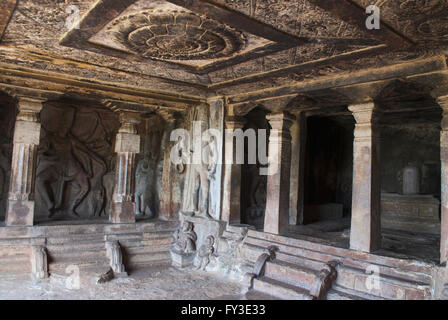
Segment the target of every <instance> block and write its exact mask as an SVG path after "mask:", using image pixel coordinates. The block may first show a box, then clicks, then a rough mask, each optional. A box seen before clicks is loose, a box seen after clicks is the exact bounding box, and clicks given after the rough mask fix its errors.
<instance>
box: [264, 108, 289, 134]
mask: <svg viewBox="0 0 448 320" xmlns="http://www.w3.org/2000/svg"><path fill="white" fill-rule="evenodd" d="M266 119H267V120H268V121H269V124H270V125H271V127H272V129H276V130H288V129H289V128H291V126H292V125H293V121H294V120H295V117H294V116H293V115H292V114H290V113H289V112H276V113H270V114H268V115H267V116H266Z"/></svg>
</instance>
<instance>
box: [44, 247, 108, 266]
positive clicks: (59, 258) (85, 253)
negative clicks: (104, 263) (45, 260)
mask: <svg viewBox="0 0 448 320" xmlns="http://www.w3.org/2000/svg"><path fill="white" fill-rule="evenodd" d="M48 256H49V261H50V262H52V263H58V262H64V263H65V262H70V261H73V263H77V262H82V261H87V262H88V261H97V260H98V259H107V258H106V249H104V248H102V249H101V250H96V249H92V250H82V251H61V252H58V251H56V252H51V251H48Z"/></svg>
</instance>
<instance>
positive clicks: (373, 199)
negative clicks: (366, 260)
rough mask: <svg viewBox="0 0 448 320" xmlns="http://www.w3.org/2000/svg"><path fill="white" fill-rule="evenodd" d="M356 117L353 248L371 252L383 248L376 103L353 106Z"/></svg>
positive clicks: (351, 238) (351, 246)
mask: <svg viewBox="0 0 448 320" xmlns="http://www.w3.org/2000/svg"><path fill="white" fill-rule="evenodd" d="M349 110H350V111H351V112H352V113H353V117H354V118H355V121H356V125H355V132H354V136H355V137H354V142H353V192H352V222H351V231H350V248H351V249H353V250H359V251H364V252H371V251H374V250H377V249H379V248H380V247H381V220H380V218H381V216H380V214H381V212H380V201H381V194H380V192H381V190H380V186H381V180H380V179H381V173H380V143H379V134H380V132H379V127H378V125H377V110H376V106H375V103H373V102H369V103H365V104H359V105H352V106H349Z"/></svg>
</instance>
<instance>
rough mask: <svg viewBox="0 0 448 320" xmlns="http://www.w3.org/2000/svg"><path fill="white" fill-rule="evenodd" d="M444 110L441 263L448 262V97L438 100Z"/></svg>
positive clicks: (442, 130)
mask: <svg viewBox="0 0 448 320" xmlns="http://www.w3.org/2000/svg"><path fill="white" fill-rule="evenodd" d="M437 102H438V103H439V105H440V107H441V108H442V110H443V116H442V123H441V131H440V165H441V168H440V172H441V181H440V185H441V194H440V202H441V211H442V212H441V218H442V221H441V232H440V263H444V262H448V95H447V96H442V97H438V98H437Z"/></svg>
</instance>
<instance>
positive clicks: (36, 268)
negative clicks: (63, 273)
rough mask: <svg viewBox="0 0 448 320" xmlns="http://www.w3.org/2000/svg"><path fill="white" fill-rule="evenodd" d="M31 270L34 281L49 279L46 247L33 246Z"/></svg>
mask: <svg viewBox="0 0 448 320" xmlns="http://www.w3.org/2000/svg"><path fill="white" fill-rule="evenodd" d="M31 270H32V277H33V279H35V280H37V279H44V278H47V277H48V257H47V251H46V249H45V247H44V246H41V245H33V246H32V252H31Z"/></svg>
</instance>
